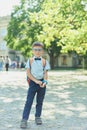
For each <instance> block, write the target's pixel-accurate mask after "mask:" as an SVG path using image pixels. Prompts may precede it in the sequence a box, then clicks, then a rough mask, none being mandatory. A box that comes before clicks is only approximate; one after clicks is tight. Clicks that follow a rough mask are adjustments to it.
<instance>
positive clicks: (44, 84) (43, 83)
mask: <svg viewBox="0 0 87 130" xmlns="http://www.w3.org/2000/svg"><path fill="white" fill-rule="evenodd" d="M47 84H48V82H47V80H43V81H42V85H41V86H40V87H42V88H44V87H46V85H47Z"/></svg>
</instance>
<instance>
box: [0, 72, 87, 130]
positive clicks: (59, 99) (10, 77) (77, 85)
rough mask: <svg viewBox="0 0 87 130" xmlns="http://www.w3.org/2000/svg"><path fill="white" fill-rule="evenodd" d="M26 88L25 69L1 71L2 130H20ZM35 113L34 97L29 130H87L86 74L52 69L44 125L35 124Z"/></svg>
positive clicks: (44, 111) (0, 111)
mask: <svg viewBox="0 0 87 130" xmlns="http://www.w3.org/2000/svg"><path fill="white" fill-rule="evenodd" d="M27 89H28V87H27V82H26V73H25V72H24V71H22V72H18V71H14V72H12V71H9V72H0V130H20V120H21V115H22V111H23V107H24V103H25V99H26V93H27ZM34 113H35V100H34V103H33V106H32V110H31V115H30V120H29V121H28V128H27V130H87V75H84V74H83V72H81V71H57V72H56V71H50V72H49V84H48V86H47V93H46V97H45V101H44V106H43V113H42V118H43V125H42V126H36V124H35V122H34Z"/></svg>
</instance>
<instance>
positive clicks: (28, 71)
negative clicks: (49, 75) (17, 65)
mask: <svg viewBox="0 0 87 130" xmlns="http://www.w3.org/2000/svg"><path fill="white" fill-rule="evenodd" d="M26 71H27V76H28V77H29V79H31V80H32V81H34V82H35V83H36V84H39V85H40V86H41V85H42V81H40V80H37V79H36V78H34V77H33V75H32V74H31V72H30V69H28V68H27V70H26Z"/></svg>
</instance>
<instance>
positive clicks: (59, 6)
mask: <svg viewBox="0 0 87 130" xmlns="http://www.w3.org/2000/svg"><path fill="white" fill-rule="evenodd" d="M9 5H10V3H9ZM34 41H41V42H42V43H43V44H44V49H45V55H44V57H46V58H47V59H48V60H49V62H50V65H51V68H52V69H54V68H58V67H62V68H72V67H74V68H87V1H86V0H82V1H81V0H73V1H72V0H67V1H66V0H54V1H53V0H49V1H48V0H36V1H34V0H32V1H31V0H20V1H19V3H18V4H16V5H15V6H14V7H13V9H12V12H11V14H10V15H8V16H6V15H5V16H1V17H0V55H2V56H6V55H9V57H10V58H11V60H12V61H13V60H15V61H17V62H24V61H26V60H27V58H28V57H30V56H31V55H32V52H31V50H32V43H33V42H34Z"/></svg>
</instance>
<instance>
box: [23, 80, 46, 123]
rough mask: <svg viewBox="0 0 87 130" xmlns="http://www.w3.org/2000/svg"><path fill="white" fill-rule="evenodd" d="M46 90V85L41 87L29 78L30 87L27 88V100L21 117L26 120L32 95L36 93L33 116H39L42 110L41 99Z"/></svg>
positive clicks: (32, 98)
mask: <svg viewBox="0 0 87 130" xmlns="http://www.w3.org/2000/svg"><path fill="white" fill-rule="evenodd" d="M45 92H46V87H44V88H41V87H40V86H39V85H38V84H36V83H34V82H33V81H32V80H30V87H29V89H28V94H27V100H26V103H25V107H24V111H23V117H22V119H25V120H28V118H29V114H30V110H31V107H32V103H33V100H34V96H35V95H36V94H37V95H36V113H35V117H40V116H41V112H42V105H43V100H44V96H45Z"/></svg>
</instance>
